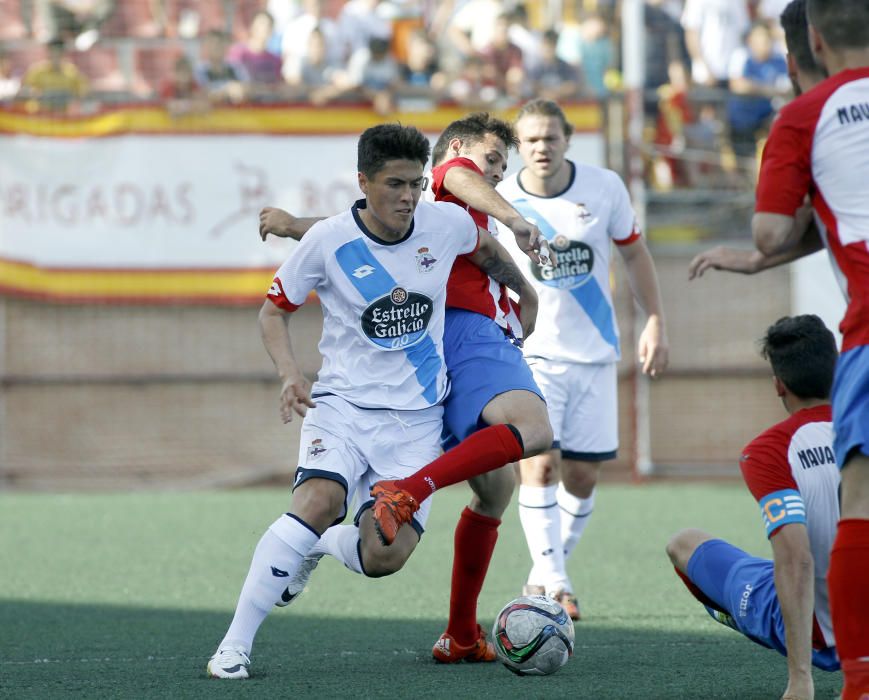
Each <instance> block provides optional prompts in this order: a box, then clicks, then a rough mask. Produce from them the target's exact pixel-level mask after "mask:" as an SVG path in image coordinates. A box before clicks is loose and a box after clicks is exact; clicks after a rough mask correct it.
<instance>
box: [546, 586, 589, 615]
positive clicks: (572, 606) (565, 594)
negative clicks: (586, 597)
mask: <svg viewBox="0 0 869 700" xmlns="http://www.w3.org/2000/svg"><path fill="white" fill-rule="evenodd" d="M552 597H553V599H555V601H556V602H558V603H559V604H560V605H561V607H562V608H564V612H566V613H567V616H568V617H569V618H570V619H571V620H580V619H582V616H581V615H580V614H579V601H578V600H577V599H576V596H575V595H573V593H571V592H570V591H558V592H557V593H554V594H553V595H552Z"/></svg>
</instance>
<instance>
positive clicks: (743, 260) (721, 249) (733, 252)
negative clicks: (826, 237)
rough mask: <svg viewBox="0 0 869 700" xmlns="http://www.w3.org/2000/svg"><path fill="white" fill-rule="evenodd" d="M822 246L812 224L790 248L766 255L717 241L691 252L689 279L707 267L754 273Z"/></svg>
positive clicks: (815, 250) (815, 228)
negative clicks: (717, 243) (724, 244)
mask: <svg viewBox="0 0 869 700" xmlns="http://www.w3.org/2000/svg"><path fill="white" fill-rule="evenodd" d="M823 247H824V242H823V241H822V240H821V236H820V234H819V233H818V229H817V227H815V226H812V227H811V228H810V229H809V230H808V231H806V233H805V235H804V236H803V237H802V238H801V239H800V240H799V242H798V243H797V244H796V245H795V246H794V247H793V248H791V249H790V250H787V251H785V252H784V253H778V254H776V255H765V254H764V253H761V252H760V251H759V250H745V249H740V248H729V247H727V246H723V245H719V246H716V247H714V248H710V249H709V250H704V251H703V252H702V253H698V254H697V255H695V256H694V259H693V260H691V262H690V263H689V264H688V279H689V280H693V279H695V278H696V277H702V276H703V273H704V272H706V271H707V270H724V271H726V272H738V273H740V274H743V275H754V274H756V273H758V272H763V271H764V270H769V269H771V268H773V267H778V266H779V265H785V264H787V263H789V262H793V261H794V260H798V259H799V258H803V257H805V256H806V255H811V254H812V253H817V252H818V251H819V250H822V249H823Z"/></svg>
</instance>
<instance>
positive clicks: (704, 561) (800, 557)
mask: <svg viewBox="0 0 869 700" xmlns="http://www.w3.org/2000/svg"><path fill="white" fill-rule="evenodd" d="M762 353H763V356H764V357H765V358H766V359H768V360H769V363H770V365H771V366H772V371H773V385H774V387H775V391H776V394H778V396H779V397H780V398H781V400H782V403H783V404H784V407H785V410H786V411H787V412H788V413H789V414H790V418H788V419H787V420H784V421H782V422H781V423H778V424H777V425H774V426H773V427H772V428H770V429H769V430H767V431H765V432H763V433H761V434H760V435H759V436H758V437H756V438H755V439H754V440H752V441H751V442H750V443H749V444H748V446H747V447H746V448H745V449H744V450H743V451H742V456H741V457H740V460H739V467H740V469H741V470H742V476H743V479H744V480H745V483H746V485H747V486H748V489H749V491H751V494H752V495H753V496H754V497H755V499H756V500H757V502H758V504H759V505H760V512H761V516H762V517H763V524H764V527H765V528H766V534H767V537H768V538H769V540H770V544H771V545H772V552H773V559H772V561H769V560H767V559H760V558H758V557H753V556H751V555H750V554H747V553H746V552H744V551H742V550H741V549H738V548H737V547H734V546H733V545H731V544H729V543H727V542H725V541H724V540H720V539H715V538H713V537H712V536H711V535H708V534H706V533H705V532H702V531H700V530H683V531H681V532H679V533H678V534H676V535H675V536H674V537H673V538H672V539H671V540H670V543H669V544H668V545H667V554H668V555H669V557H670V560H671V561H672V562H673V566H675V567H676V573H677V574H679V576H680V577H681V578H682V580H683V581H684V582H685V585H686V586H688V589H689V590H690V591H691V592H692V593H693V594H694V596H695V597H696V598H697V599H698V600H699V601H700V602H701V603H703V605H704V606H705V607H706V610H707V612H708V613H709V614H710V615H711V616H712V617H713V618H714V619H715V620H717V621H718V622H721V623H722V624H724V625H727V626H728V627H732V628H733V629H735V630H737V631H738V632H741V633H742V634H744V635H745V636H746V637H748V638H749V639H751V640H752V641H754V642H757V643H758V644H761V645H763V646H766V647H769V648H771V649H775V650H776V651H778V652H779V653H781V654H784V655H785V656H787V665H788V686H787V689H786V690H785V693H784V697H785V698H787V699H788V700H811V699H812V698H813V697H814V683H813V680H812V668H811V667H812V665H814V666H817V667H818V668H821V669H823V670H825V671H835V670H838V668H839V659H838V657H837V656H836V649H835V644H836V643H835V640H834V637H833V629H832V622H831V619H830V603H829V596H828V592H827V583H826V575H827V569H828V567H829V563H830V550H831V548H832V546H833V538H834V537H835V535H836V523H837V522H838V520H839V501H838V489H839V471H838V468H837V467H836V460H835V457H834V456H833V431H832V423H831V420H832V416H831V411H830V404H829V396H830V388H831V387H832V384H833V372H834V368H835V366H836V357H837V353H836V341H835V338H834V337H833V334H832V333H831V332H830V331H829V330H828V329H827V328H826V326H824V324H823V322H822V321H821V319H819V318H818V317H817V316H813V315H806V316H794V317H786V318H782V319H779V320H778V321H777V322H776V323H775V324H773V325H772V326H770V328H769V329H768V330H767V332H766V336H765V337H764V339H763V350H762Z"/></svg>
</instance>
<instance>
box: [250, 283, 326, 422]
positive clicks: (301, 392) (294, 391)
mask: <svg viewBox="0 0 869 700" xmlns="http://www.w3.org/2000/svg"><path fill="white" fill-rule="evenodd" d="M287 316H288V314H287V312H285V311H282V310H281V309H279V308H278V307H277V306H275V305H274V304H273V303H272V302H271V301H269V300H266V301H265V303H264V304H263V305H262V308H261V309H260V312H259V325H260V334H261V335H262V339H263V345H265V347H266V351H267V352H268V353H269V356H270V357H271V358H272V362H274V363H275V368H276V369H277V370H278V375H279V376H280V378H281V382H282V386H281V396H280V411H281V419H282V420H283V421H284V423H290V422H291V421H292V420H293V413H297V414H298V415H300V416H303V417H304V415H305V414H306V413H307V411H308V409H309V408H314V407H315V405H316V404H314V402H313V401H312V400H311V388H310V386H309V385H308V381H307V380H306V379H305V375H304V374H302V371H301V370H300V369H299V365H298V364H297V363H296V358H295V355H294V354H293V347H292V344H291V343H290V333H289V331H288V330H287V320H288V319H287Z"/></svg>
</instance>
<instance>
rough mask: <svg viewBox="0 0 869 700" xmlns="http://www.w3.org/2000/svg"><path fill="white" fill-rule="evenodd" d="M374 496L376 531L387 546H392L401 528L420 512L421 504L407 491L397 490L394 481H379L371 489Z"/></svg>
mask: <svg viewBox="0 0 869 700" xmlns="http://www.w3.org/2000/svg"><path fill="white" fill-rule="evenodd" d="M371 495H372V496H374V529H375V530H377V536H378V537H379V538H380V541H381V542H383V544H385V545H386V546H389V545H391V544H392V543H393V542H394V541H395V537H396V535H398V530H399V528H400V527H401V526H402V525H404V524H405V523H409V522H410V521H411V518H413V514H414V513H416V511H418V510H419V503H417V502H416V499H415V498H414V497H413V496H411V495H410V494H409V493H408V492H407V491H405V490H403V489H400V488H397V487H396V486H395V482H394V481H378V482H377V483H376V484H374V486H372V487H371Z"/></svg>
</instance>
